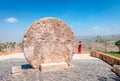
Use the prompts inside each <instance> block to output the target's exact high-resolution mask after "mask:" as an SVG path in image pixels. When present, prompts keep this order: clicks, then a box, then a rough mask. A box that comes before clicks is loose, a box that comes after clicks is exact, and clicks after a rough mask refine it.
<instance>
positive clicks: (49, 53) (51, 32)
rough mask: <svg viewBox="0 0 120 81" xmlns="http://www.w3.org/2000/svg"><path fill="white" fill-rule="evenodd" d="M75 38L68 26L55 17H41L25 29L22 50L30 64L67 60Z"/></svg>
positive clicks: (35, 66) (36, 67) (38, 65)
mask: <svg viewBox="0 0 120 81" xmlns="http://www.w3.org/2000/svg"><path fill="white" fill-rule="evenodd" d="M74 45H75V39H74V36H73V32H72V31H71V29H70V27H69V26H68V25H67V24H66V23H64V22H63V21H61V20H59V19H57V18H43V19H40V20H38V21H36V22H34V23H33V24H32V25H31V26H30V27H29V29H28V30H27V31H26V33H25V35H24V39H23V51H24V55H25V57H26V60H27V61H28V62H29V63H30V65H31V66H32V67H33V68H35V69H38V68H40V64H45V63H57V62H67V63H69V62H70V60H71V59H72V56H73V52H75V51H74Z"/></svg>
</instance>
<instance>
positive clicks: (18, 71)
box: [12, 66, 22, 75]
mask: <svg viewBox="0 0 120 81" xmlns="http://www.w3.org/2000/svg"><path fill="white" fill-rule="evenodd" d="M20 72H22V68H21V66H14V67H12V74H13V75H15V74H16V73H17V74H18V73H20Z"/></svg>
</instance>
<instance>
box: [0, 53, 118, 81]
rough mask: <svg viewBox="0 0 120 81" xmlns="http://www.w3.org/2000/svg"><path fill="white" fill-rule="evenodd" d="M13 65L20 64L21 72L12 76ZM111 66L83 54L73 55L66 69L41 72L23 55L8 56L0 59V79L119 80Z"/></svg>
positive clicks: (34, 80) (40, 80)
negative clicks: (20, 56) (21, 56)
mask: <svg viewBox="0 0 120 81" xmlns="http://www.w3.org/2000/svg"><path fill="white" fill-rule="evenodd" d="M17 56H19V55H17ZM0 58H1V57H0ZM13 66H21V67H22V74H20V75H15V76H12V75H11V68H12V67H13ZM111 68H112V67H111V66H110V65H109V64H107V63H105V62H104V61H102V60H100V59H97V58H94V57H90V55H89V54H83V55H74V57H73V60H72V61H71V62H70V67H68V70H64V71H56V72H45V73H41V72H40V71H39V70H38V69H33V68H32V67H31V66H30V65H29V64H28V63H27V62H26V60H25V58H24V57H23V58H9V59H5V60H3V59H2V60H0V81H120V77H119V76H117V75H116V74H115V73H114V72H112V71H111Z"/></svg>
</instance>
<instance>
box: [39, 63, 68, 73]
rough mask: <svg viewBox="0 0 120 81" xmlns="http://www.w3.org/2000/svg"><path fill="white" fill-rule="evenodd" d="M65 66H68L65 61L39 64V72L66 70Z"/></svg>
mask: <svg viewBox="0 0 120 81" xmlns="http://www.w3.org/2000/svg"><path fill="white" fill-rule="evenodd" d="M67 68H68V64H67V63H66V62H58V63H47V64H41V65H40V71H41V72H49V71H61V70H66V69H67Z"/></svg>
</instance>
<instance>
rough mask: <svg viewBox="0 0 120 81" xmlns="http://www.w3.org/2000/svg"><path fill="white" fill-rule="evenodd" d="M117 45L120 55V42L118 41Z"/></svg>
mask: <svg viewBox="0 0 120 81" xmlns="http://www.w3.org/2000/svg"><path fill="white" fill-rule="evenodd" d="M115 45H116V46H117V47H118V48H119V53H120V40H118V41H116V42H115Z"/></svg>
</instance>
